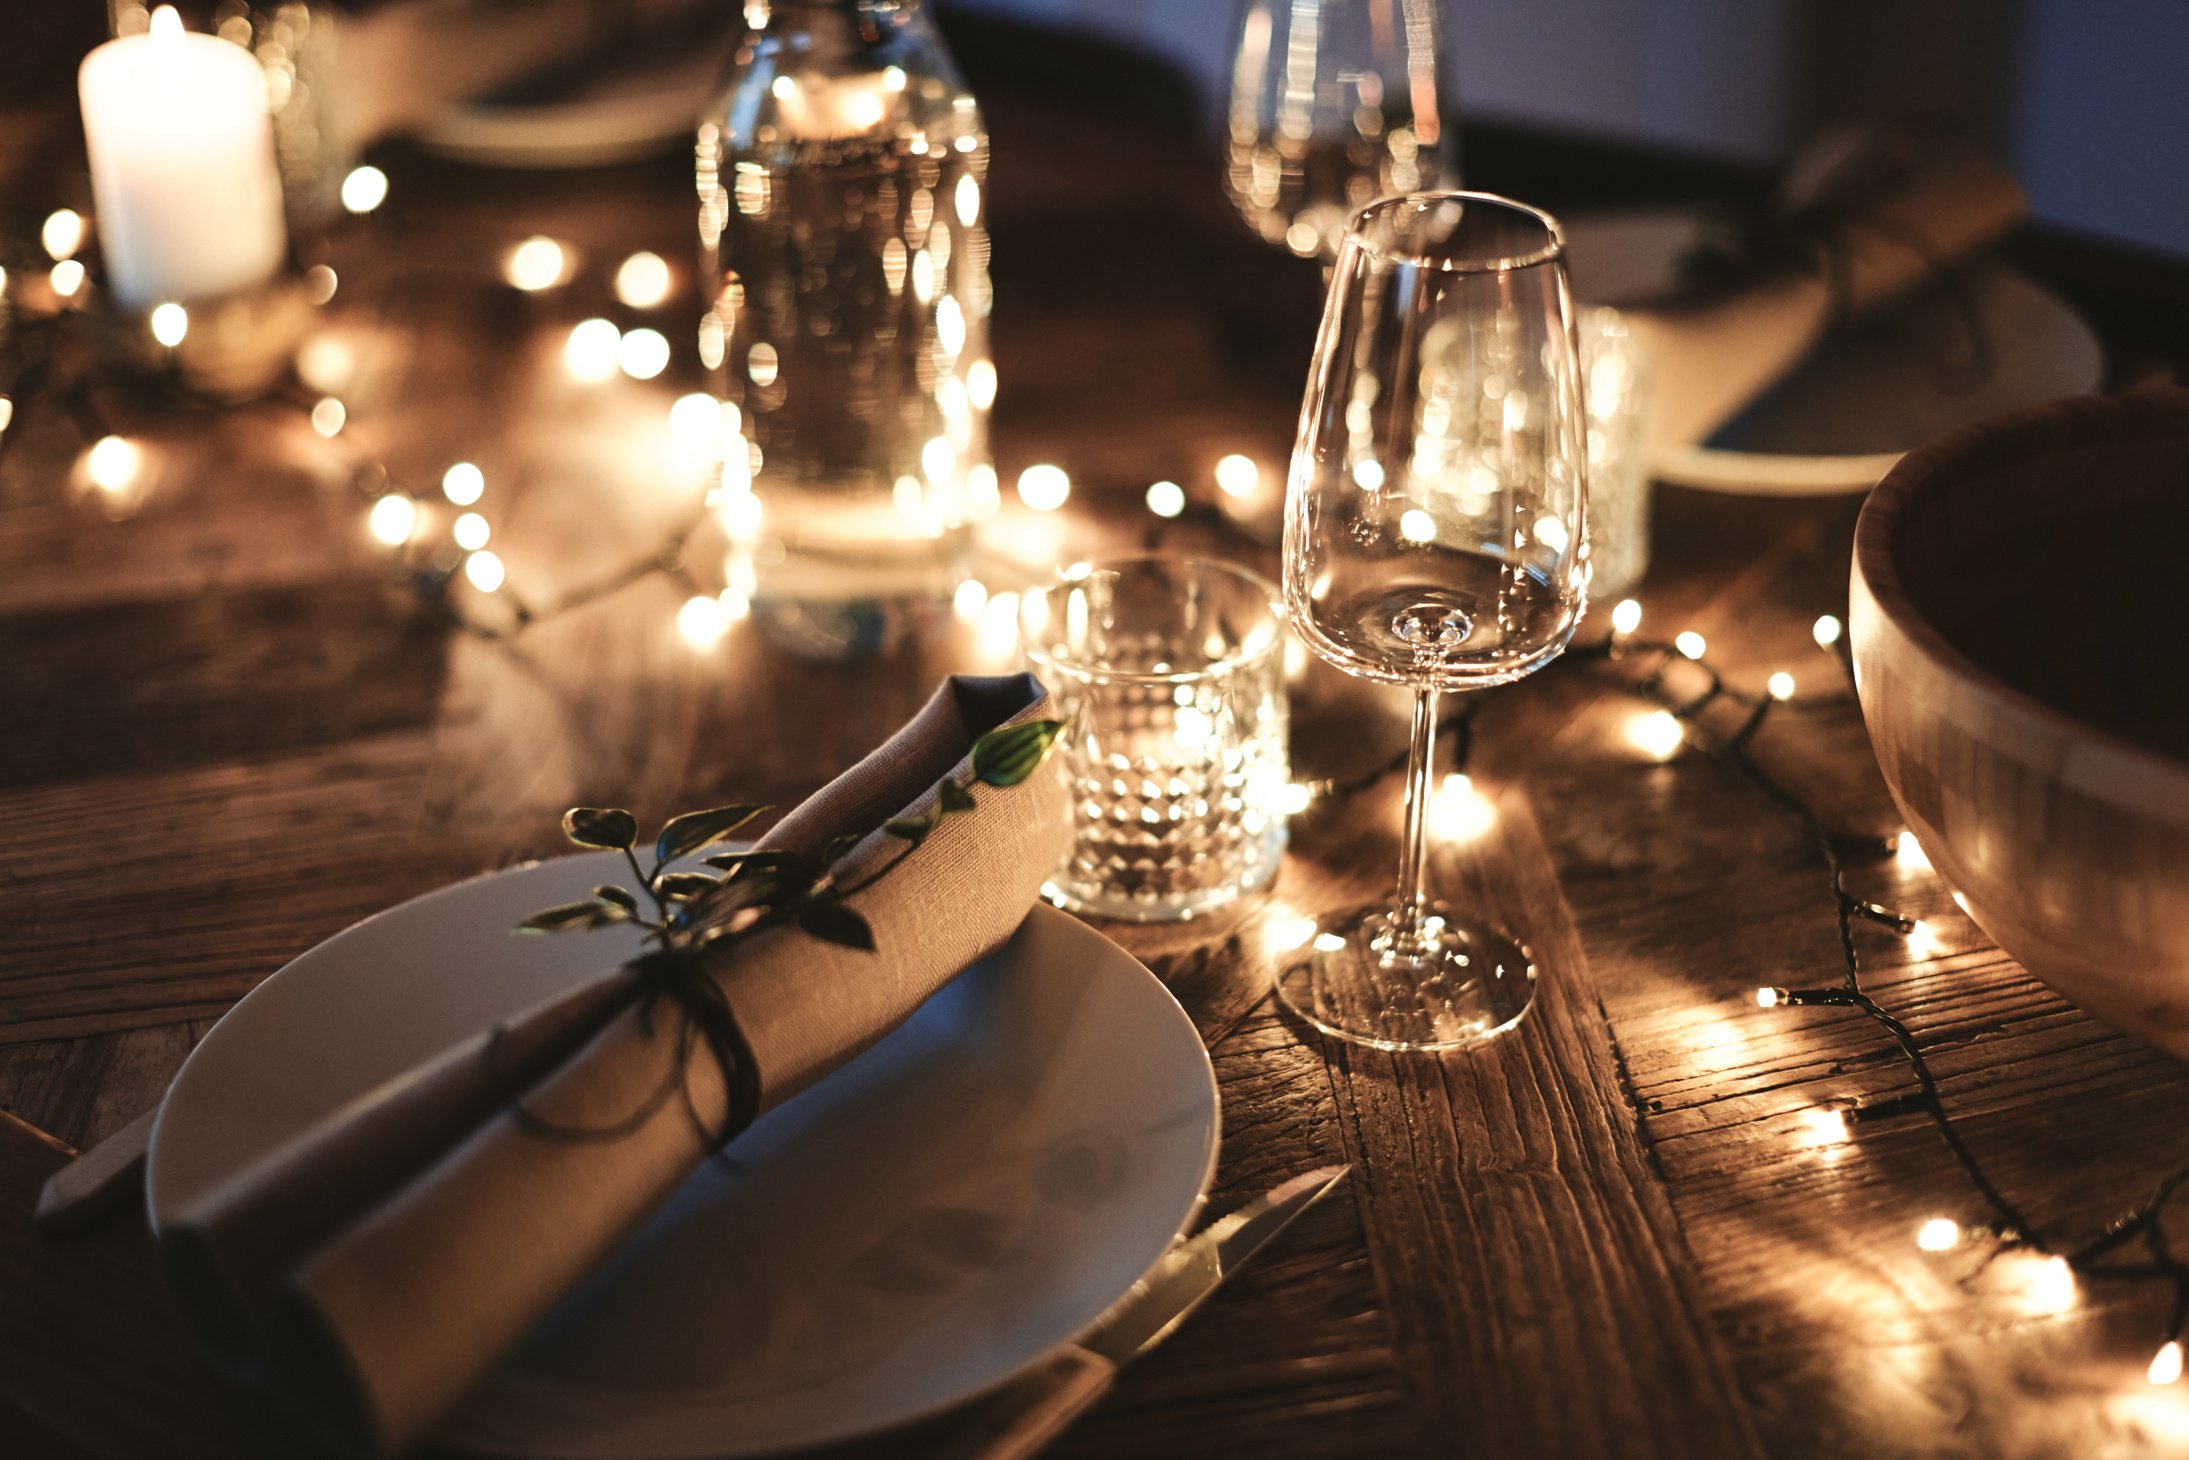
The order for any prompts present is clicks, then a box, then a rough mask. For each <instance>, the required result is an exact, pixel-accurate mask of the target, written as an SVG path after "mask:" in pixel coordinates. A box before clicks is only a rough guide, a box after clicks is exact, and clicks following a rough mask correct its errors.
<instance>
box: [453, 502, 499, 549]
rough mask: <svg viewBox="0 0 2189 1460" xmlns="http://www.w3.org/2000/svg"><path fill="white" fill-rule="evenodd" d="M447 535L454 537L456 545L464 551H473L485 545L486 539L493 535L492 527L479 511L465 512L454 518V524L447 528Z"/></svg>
mask: <svg viewBox="0 0 2189 1460" xmlns="http://www.w3.org/2000/svg"><path fill="white" fill-rule="evenodd" d="M448 535H449V536H450V537H453V538H455V539H456V546H458V547H460V548H462V549H463V550H464V551H465V552H469V553H475V552H477V551H478V550H479V549H480V548H483V547H485V546H486V541H487V539H488V538H490V537H492V536H493V535H494V529H493V528H492V527H491V526H490V525H488V523H487V520H486V518H485V517H483V516H481V515H480V514H479V513H477V512H466V513H464V514H463V515H462V516H460V517H458V518H457V519H456V522H455V525H453V526H452V527H450V528H449V530H448Z"/></svg>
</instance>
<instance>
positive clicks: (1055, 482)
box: [1018, 462, 1072, 512]
mask: <svg viewBox="0 0 2189 1460" xmlns="http://www.w3.org/2000/svg"><path fill="white" fill-rule="evenodd" d="M1018 495H1019V500H1020V501H1021V502H1024V503H1025V504H1026V505H1027V506H1029V507H1031V508H1033V509H1034V510H1035V511H1036V512H1054V511H1055V510H1056V509H1057V508H1059V507H1061V506H1063V505H1064V503H1065V500H1066V499H1067V498H1069V497H1070V496H1071V495H1072V479H1071V478H1070V477H1069V476H1066V475H1065V474H1064V468H1063V467H1061V466H1051V465H1049V464H1048V463H1046V462H1043V463H1041V464H1039V465H1035V466H1030V467H1028V468H1026V470H1024V471H1022V472H1020V473H1019V474H1018Z"/></svg>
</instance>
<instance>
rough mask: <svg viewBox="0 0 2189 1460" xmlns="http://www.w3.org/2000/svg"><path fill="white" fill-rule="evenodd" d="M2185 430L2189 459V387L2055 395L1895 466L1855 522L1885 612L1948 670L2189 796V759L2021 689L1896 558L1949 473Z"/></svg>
mask: <svg viewBox="0 0 2189 1460" xmlns="http://www.w3.org/2000/svg"><path fill="white" fill-rule="evenodd" d="M2169 437H2178V438H2180V440H2181V442H2182V446H2183V451H2184V460H2185V462H2189V390H2155V391H2143V392H2137V393H2135V394H2132V395H2082V396H2070V397H2068V398H2067V399H2065V400H2056V401H2047V402H2045V403H2044V404H2042V405H2035V406H2028V407H2025V408H2023V409H2022V410H2019V411H2013V412H2010V413H2008V414H2007V415H2003V416H1999V417H1996V418H1995V419H1993V420H1989V421H1980V422H1978V423H1977V424H1976V425H1973V426H1967V427H1964V428H1962V429H1961V430H1959V431H1956V432H1954V433H1953V434H1952V435H1950V436H1945V437H1941V438H1940V439H1939V440H1937V441H1935V442H1933V443H1931V444H1930V445H1929V446H1925V447H1922V448H1920V449H1918V450H1915V451H1911V452H1909V453H1908V454H1907V455H1906V456H1904V457H1902V458H1901V460H1900V463H1899V465H1897V466H1895V467H1894V468H1893V469H1892V470H1891V471H1889V472H1887V473H1886V474H1885V477H1884V480H1882V481H1880V482H1879V483H1878V484H1877V486H1876V487H1875V488H1874V489H1873V490H1872V491H1871V493H1870V495H1869V497H1868V498H1867V499H1866V500H1865V501H1864V502H1863V504H1862V513H1861V515H1860V516H1859V517H1858V518H1857V519H1856V521H1855V551H1854V570H1855V572H1856V574H1857V575H1859V576H1860V578H1861V579H1862V583H1863V586H1864V587H1866V588H1867V589H1868V590H1869V593H1870V597H1871V599H1872V600H1873V601H1874V602H1875V603H1876V605H1877V611H1878V613H1879V615H1880V616H1881V617H1883V618H1884V619H1885V620H1887V621H1888V622H1889V623H1890V624H1891V625H1892V627H1893V629H1894V630H1895V631H1896V632H1897V633H1899V634H1900V635H1901V636H1902V637H1903V638H1905V639H1906V640H1907V641H1908V642H1909V643H1910V644H1911V645H1913V646H1914V647H1915V649H1916V650H1917V652H1919V653H1920V654H1922V655H1923V656H1924V657H1925V658H1927V659H1929V660H1930V661H1931V662H1932V663H1933V664H1934V665H1935V666H1936V667H1937V668H1938V669H1939V670H1940V671H1941V672H1943V673H1944V674H1946V675H1947V676H1948V677H1950V678H1952V679H1955V680H1958V681H1960V682H1961V683H1963V684H1965V685H1967V686H1969V687H1970V688H1972V689H1974V690H1977V691H1978V692H1980V693H1982V694H1984V695H1985V696H1987V697H1988V698H1990V699H1991V700H1993V701H1995V702H1996V703H1997V704H1998V706H1999V708H2001V709H2002V710H2004V711H2005V712H2006V713H2007V714H2009V715H2011V716H2013V717H2014V718H2017V719H2020V720H2022V721H2024V722H2027V723H2029V724H2031V725H2032V726H2034V727H2035V728H2037V729H2039V730H2041V731H2043V732H2044V733H2045V734H2046V735H2048V736H2049V737H2051V738H2052V739H2054V740H2056V741H2062V742H2065V741H2070V740H2072V741H2077V742H2080V743H2082V744H2084V745H2086V746H2087V747H2088V748H2089V749H2091V750H2092V751H2095V752H2097V753H2098V754H2100V755H2102V756H2103V757H2104V758H2106V759H2108V760H2111V761H2114V762H2116V763H2117V764H2118V765H2119V766H2120V767H2121V768H2122V769H2124V770H2129V771H2132V772H2134V773H2136V774H2139V775H2154V776H2159V777H2161V778H2163V779H2167V780H2171V781H2173V782H2175V783H2176V789H2177V792H2178V793H2181V794H2189V762H2184V761H2180V760H2176V759H2174V758H2173V757H2171V756H2167V755H2163V754H2161V753H2160V752H2158V751H2155V750H2151V749H2149V748H2147V747H2145V746H2143V745H2139V744H2137V743H2136V742H2135V741H2132V740H2129V739H2127V738H2126V737H2125V736H2122V735H2119V734H2116V733H2114V732H2113V731H2110V730H2105V729H2101V728H2100V727H2098V726H2096V725H2092V724H2090V723H2089V722H2087V721H2084V720H2078V719H2076V718H2075V717H2074V716H2073V715H2070V714H2068V713H2066V712H2065V711H2064V710H2059V709H2055V708H2054V707H2053V706H2051V705H2048V704H2046V703H2045V702H2044V701H2043V700H2040V699H2038V698H2036V697H2035V696H2033V695H2030V694H2028V693H2026V692H2024V691H2022V690H2019V689H2016V688H2015V687H2014V686H2012V685H2010V684H2008V683H2007V682H2006V681H2004V680H2002V679H2000V678H1999V677H1998V676H1997V675H1994V674H1993V673H1992V672H1991V671H1989V670H1987V669H1985V668H1983V667H1982V666H1981V665H1979V664H1977V663H1976V661H1975V660H1973V659H1971V658H1969V656H1968V655H1966V654H1964V653H1963V652H1962V651H1961V650H1959V649H1957V648H1955V647H1954V645H1953V644H1952V643H1950V642H1949V641H1948V640H1947V639H1946V637H1945V635H1943V634H1941V633H1940V632H1939V631H1938V630H1937V629H1936V628H1934V627H1932V626H1931V623H1930V621H1929V620H1928V619H1926V618H1924V617H1923V615H1922V614H1921V613H1920V612H1918V611H1917V609H1916V606H1915V603H1914V600H1912V599H1911V598H1909V597H1908V593H1907V590H1906V589H1905V588H1904V587H1903V586H1902V585H1901V582H1900V573H1899V570H1898V568H1897V567H1896V566H1895V565H1894V562H1893V540H1894V538H1895V536H1896V534H1897V530H1898V528H1899V525H1900V518H1901V515H1902V513H1903V512H1904V511H1905V510H1906V509H1907V506H1908V504H1909V502H1910V501H1911V500H1912V499H1913V498H1914V497H1915V495H1916V494H1917V493H1918V492H1920V491H1922V490H1924V489H1925V488H1926V487H1928V486H1930V485H1932V484H1933V483H1934V482H1937V481H1940V480H1951V479H1954V478H1961V477H1966V476H1968V475H1969V474H1970V473H1972V472H1974V471H1977V470H1980V469H1982V468H1983V467H1985V466H1987V465H1990V464H1992V463H1994V462H1998V461H2004V460H2010V459H2024V458H2027V457H2030V456H2043V455H2051V454H2053V453H2056V452H2059V451H2066V450H2079V449H2081V448H2084V447H2089V446H2100V445H2105V444H2108V443H2118V442H2127V441H2144V440H2152V439H2164V438H2169Z"/></svg>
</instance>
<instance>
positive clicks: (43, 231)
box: [38, 208, 84, 261]
mask: <svg viewBox="0 0 2189 1460" xmlns="http://www.w3.org/2000/svg"><path fill="white" fill-rule="evenodd" d="M38 241H39V242H40V243H42V244H44V245H45V249H46V253H47V255H48V256H49V257H51V258H53V259H54V260H56V261H58V260H61V259H66V258H74V257H75V255H76V250H78V249H80V248H82V247H83V246H84V219H83V215H82V214H80V213H78V212H77V211H76V210H75V209H73V208H59V209H56V210H54V211H53V212H51V213H48V214H47V215H46V221H45V226H43V227H42V228H40V229H39V230H38Z"/></svg>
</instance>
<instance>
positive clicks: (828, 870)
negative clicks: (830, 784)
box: [516, 720, 1064, 953]
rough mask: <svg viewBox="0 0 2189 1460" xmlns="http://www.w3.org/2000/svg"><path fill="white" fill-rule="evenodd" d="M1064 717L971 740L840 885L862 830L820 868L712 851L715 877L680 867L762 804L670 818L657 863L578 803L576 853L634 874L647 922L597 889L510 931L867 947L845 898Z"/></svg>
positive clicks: (698, 945)
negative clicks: (864, 871)
mask: <svg viewBox="0 0 2189 1460" xmlns="http://www.w3.org/2000/svg"><path fill="white" fill-rule="evenodd" d="M1063 729H1064V722H1063V721H1061V720H1029V721H1026V722H1024V723H1021V724H1016V725H1003V726H999V727H997V728H996V729H993V730H990V731H989V732H988V733H987V734H985V735H983V736H981V737H980V739H979V740H977V741H975V742H974V744H973V750H972V754H971V755H970V756H969V757H968V768H967V771H966V773H965V774H964V775H963V776H962V777H958V776H946V777H944V778H943V780H942V781H941V782H940V783H938V784H937V786H936V796H935V801H934V803H933V804H932V805H931V806H929V807H928V808H927V809H926V810H925V811H924V812H921V813H919V814H917V815H913V816H899V817H895V818H893V819H891V820H890V821H887V822H885V823H883V826H882V830H884V831H886V832H887V833H889V835H891V836H892V837H895V838H897V839H898V840H900V841H902V842H904V843H905V845H904V848H903V850H901V851H899V852H898V853H897V855H896V856H894V857H892V858H891V859H890V860H889V861H888V862H886V863H884V864H883V865H882V866H881V867H880V868H878V869H876V870H875V871H874V872H873V873H871V874H870V875H868V876H866V877H864V878H862V879H860V880H858V881H857V882H854V883H851V884H849V885H846V884H844V883H842V882H840V881H839V880H838V879H837V875H836V873H837V867H836V864H837V862H838V861H839V860H840V859H841V858H842V857H843V856H844V855H845V854H846V853H847V852H849V851H850V850H851V849H852V848H853V847H855V846H857V845H858V844H859V843H860V842H861V841H863V840H865V836H864V834H863V833H858V832H852V833H847V834H846V835H843V836H839V837H837V838H835V839H834V840H833V841H831V842H830V843H829V844H828V845H827V846H826V847H824V848H823V849H822V852H821V856H820V859H819V861H818V863H816V862H812V861H809V860H807V859H806V858H804V857H802V856H800V855H798V854H797V853H795V852H790V851H784V850H780V849H776V848H764V847H754V848H750V849H747V850H742V851H725V852H717V853H715V854H713V855H712V856H708V857H703V858H701V863H702V865H704V866H706V867H708V868H711V869H713V870H711V871H706V872H701V871H694V870H690V869H681V868H678V867H677V866H676V864H677V863H680V862H683V861H685V860H687V859H688V858H690V857H692V856H693V855H695V854H696V853H699V852H702V851H705V850H706V849H707V848H708V847H711V846H714V845H716V844H717V843H719V842H721V841H723V840H724V839H725V838H727V837H728V836H729V835H730V834H731V833H732V832H735V831H736V830H738V828H740V827H742V826H744V825H745V824H746V823H748V822H750V821H751V820H753V818H755V817H757V816H759V815H760V814H761V813H763V812H765V811H767V810H769V809H770V808H768V807H766V806H759V805H734V806H717V807H713V808H711V809H709V810H706V811H689V812H686V813H685V814H684V815H682V816H676V817H671V818H670V819H669V821H668V822H667V823H666V824H664V825H663V826H662V828H661V831H660V833H659V834H658V835H656V837H655V838H654V845H653V865H652V866H651V867H643V866H641V865H640V862H639V855H638V850H637V848H638V818H637V817H635V816H633V815H632V814H631V813H630V812H629V811H626V810H624V809H622V808H621V807H602V806H577V807H573V808H571V809H570V810H569V811H566V812H564V813H563V818H562V830H563V835H564V836H566V837H568V838H569V839H570V840H571V841H573V842H575V843H576V844H577V845H579V846H581V847H589V848H592V849H594V850H597V851H608V852H621V853H623V856H624V860H625V861H627V862H629V863H630V865H631V875H632V877H633V878H634V879H635V880H636V881H637V883H638V886H639V889H640V891H641V892H643V893H644V894H645V897H646V901H647V903H649V904H651V914H650V915H649V912H648V909H647V907H646V906H644V905H642V904H641V903H640V901H639V894H638V893H634V892H632V891H631V890H630V889H629V888H626V887H622V886H619V885H617V884H614V883H604V884H602V885H601V886H598V887H595V888H594V889H593V893H592V896H590V897H587V898H584V899H581V900H580V901H577V902H566V903H562V904H560V905H559V906H556V907H551V908H546V909H543V910H542V911H540V912H536V913H534V914H533V915H532V916H530V917H528V918H526V919H525V920H524V921H523V922H521V923H519V924H518V925H517V928H516V931H517V932H520V933H567V932H579V931H588V932H589V931H591V930H593V929H596V928H604V927H608V926H610V925H612V924H616V923H633V924H636V925H637V926H639V927H641V928H644V929H646V935H647V941H648V942H652V943H658V944H659V945H660V946H661V947H662V948H663V949H664V950H665V951H669V952H677V953H695V952H698V951H699V950H700V949H703V948H706V947H708V946H709V945H711V944H713V943H717V942H720V941H721V940H723V939H725V938H733V937H742V936H748V935H750V934H752V933H755V932H758V931H760V930H761V929H762V928H767V927H776V926H780V925H783V924H793V925H795V926H797V927H798V928H799V929H801V930H802V931H804V932H805V933H807V934H809V935H811V936H813V937H815V938H819V939H821V940H822V941H823V942H827V943H835V944H839V945H841V946H843V947H846V948H856V949H859V950H861V951H863V952H868V953H871V952H873V951H874V930H873V929H872V928H871V927H869V926H868V925H867V920H866V919H865V918H864V917H862V916H861V915H860V914H859V912H858V910H857V909H855V908H853V907H851V906H850V904H849V901H848V899H849V898H850V897H851V896H852V895H853V894H855V893H859V892H863V891H865V890H866V889H867V888H869V887H872V886H873V885H874V884H875V883H876V882H879V881H880V880H881V879H882V878H884V877H886V876H888V875H889V874H890V873H891V872H892V871H894V870H895V869H896V868H897V867H898V866H899V865H900V864H901V863H903V861H904V860H905V858H906V857H908V856H910V855H911V854H912V853H913V852H914V851H917V850H918V849H919V847H920V844H921V843H922V842H924V841H926V839H927V838H928V836H929V835H930V834H931V833H932V832H933V831H934V830H935V828H936V827H938V826H940V825H941V824H942V821H943V818H944V817H946V816H950V815H953V814H962V813H965V812H969V811H972V810H974V809H976V805H977V803H976V802H975V800H974V798H973V787H974V786H975V785H976V784H979V785H986V786H994V787H998V788H1004V787H1009V786H1015V785H1017V784H1019V783H1020V782H1021V781H1023V780H1025V779H1026V778H1027V777H1029V776H1031V775H1032V774H1033V773H1034V772H1035V771H1036V770H1037V769H1039V768H1040V766H1041V763H1042V762H1043V761H1044V760H1046V759H1048V756H1049V752H1050V750H1051V749H1052V748H1053V747H1054V746H1055V744H1056V738H1057V736H1058V735H1059V734H1060V733H1062V731H1063Z"/></svg>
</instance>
